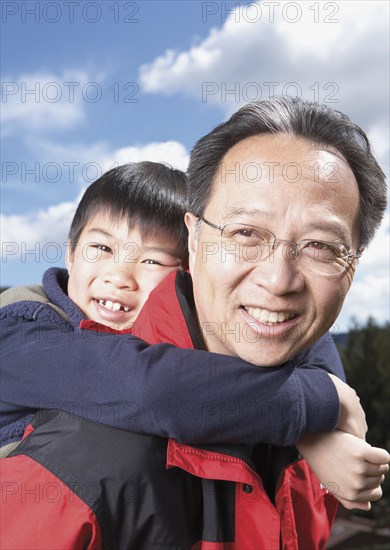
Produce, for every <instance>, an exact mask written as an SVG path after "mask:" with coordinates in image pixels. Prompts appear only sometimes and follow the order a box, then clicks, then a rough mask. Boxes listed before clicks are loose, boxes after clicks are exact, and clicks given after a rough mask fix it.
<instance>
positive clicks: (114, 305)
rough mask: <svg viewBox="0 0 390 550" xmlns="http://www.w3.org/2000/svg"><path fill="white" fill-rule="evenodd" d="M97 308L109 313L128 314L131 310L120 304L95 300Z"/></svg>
mask: <svg viewBox="0 0 390 550" xmlns="http://www.w3.org/2000/svg"><path fill="white" fill-rule="evenodd" d="M96 302H97V303H98V304H99V306H103V307H104V308H106V309H108V310H109V311H125V312H129V311H130V310H131V309H132V308H130V307H129V306H124V305H123V304H121V303H120V302H112V301H111V300H96Z"/></svg>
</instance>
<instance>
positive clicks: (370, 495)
mask: <svg viewBox="0 0 390 550" xmlns="http://www.w3.org/2000/svg"><path fill="white" fill-rule="evenodd" d="M381 497H382V487H381V486H380V485H378V486H376V487H374V488H372V489H367V490H366V491H362V492H361V493H360V495H359V501H360V502H367V501H370V502H375V501H377V500H379V499H380V498H381Z"/></svg>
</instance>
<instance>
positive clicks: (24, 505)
mask: <svg viewBox="0 0 390 550" xmlns="http://www.w3.org/2000/svg"><path fill="white" fill-rule="evenodd" d="M188 284H189V282H188V278H186V277H184V278H183V277H180V276H170V277H168V278H167V279H166V281H164V283H163V284H162V285H160V287H159V288H158V289H156V290H155V291H154V292H153V293H152V295H151V299H150V300H149V301H148V303H147V306H146V307H145V308H144V310H143V311H142V313H141V314H140V316H139V318H138V320H137V323H136V326H135V327H134V332H135V334H136V335H137V336H139V337H140V338H142V339H144V340H146V341H148V342H150V343H159V342H167V341H168V342H171V343H173V344H175V345H177V346H180V347H186V348H192V347H194V343H195V345H196V344H197V342H198V341H199V335H198V333H197V328H196V322H195V317H194V315H193V314H192V311H191V310H192V308H193V303H192V294H191V289H190V288H187V285H188ZM82 323H83V327H84V328H89V329H93V328H95V329H100V330H107V329H106V328H104V327H100V326H97V325H96V324H95V323H93V322H89V321H86V322H82ZM108 330H109V329H108ZM233 412H234V411H233ZM224 413H225V414H228V413H229V411H224ZM42 415H43V413H42V414H41V415H40V416H39V417H38V419H37V421H36V423H35V425H36V429H35V431H33V432H32V433H31V434H30V435H28V436H27V437H26V438H25V440H24V441H23V443H22V444H21V445H20V446H19V447H18V449H17V450H16V451H14V453H12V455H11V456H10V457H8V458H6V459H3V460H2V464H1V477H2V500H1V505H2V511H1V516H0V517H1V523H2V525H1V531H2V537H1V543H0V544H1V548H4V549H5V548H7V550H10V549H12V548H18V549H19V550H20V549H23V548H40V549H45V548H47V549H48V548H56V549H57V548H61V549H62V548H67V549H70V548H72V549H73V548H89V549H95V548H96V549H98V548H120V549H122V548H134V549H135V550H141V548H142V549H145V550H147V549H148V548H152V547H154V545H155V544H158V545H159V548H161V549H162V548H166V549H167V550H168V549H172V548H177V549H179V548H180V549H190V548H194V549H195V548H196V549H198V548H201V549H202V550H218V549H224V550H233V549H234V550H279V549H280V548H283V550H305V549H307V550H314V549H321V548H324V546H325V543H326V540H327V539H328V536H329V534H330V530H331V525H332V522H333V520H334V517H335V513H336V508H337V501H336V500H335V499H334V497H333V496H332V495H329V494H327V492H326V491H325V490H324V489H323V488H321V486H320V483H319V482H318V480H317V479H316V478H315V476H314V474H313V473H312V472H311V470H310V468H309V467H308V465H307V463H306V462H305V461H304V460H296V458H297V456H296V451H295V449H290V448H284V449H283V448H277V447H272V448H271V447H270V446H266V445H261V446H256V447H255V448H254V449H252V451H253V452H252V453H250V452H249V449H247V447H246V446H244V445H242V446H241V445H228V444H223V445H218V446H211V445H207V446H203V447H193V446H188V445H183V444H180V443H178V442H175V441H173V440H169V442H168V445H167V443H166V440H163V439H160V438H155V437H152V436H142V435H137V434H131V433H127V432H124V431H123V430H115V429H113V428H110V427H107V426H98V425H96V424H93V423H90V422H87V421H85V420H82V419H79V418H78V417H74V418H73V419H71V418H70V415H65V414H64V413H62V414H61V413H59V412H58V411H56V412H54V413H50V414H49V415H48V416H47V417H46V418H43V417H42ZM95 434H96V435H95ZM96 446H97V448H96ZM122 447H123V448H122ZM75 449H76V450H80V451H82V452H75ZM112 449H116V452H115V454H114V457H115V459H114V460H113V458H112ZM134 449H136V450H137V453H134ZM165 451H166V455H165ZM162 453H163V454H162ZM134 454H137V457H138V458H137V461H136V462H135V463H134V460H133V456H134ZM164 455H165V456H166V468H167V469H168V471H166V473H164V472H163V469H162V466H163V464H161V463H160V462H161V459H162V458H161V457H163V456H164ZM96 456H99V460H96ZM92 465H93V467H92ZM94 468H96V471H95V472H94ZM159 468H161V470H159ZM91 470H92V471H91ZM156 472H158V473H157V474H156ZM260 472H261V473H262V475H263V479H264V483H263V481H262V478H261V476H260ZM110 476H111V477H110ZM134 476H135V477H134ZM129 477H130V479H135V481H134V482H133V483H134V485H132V484H130V486H131V489H132V490H133V489H134V491H135V492H137V489H138V487H139V486H141V487H142V491H141V492H140V495H142V496H139V495H138V496H137V498H136V497H134V498H129V497H128V493H129V491H128V489H129V487H128V486H129ZM141 478H142V481H141ZM144 478H146V482H147V485H146V488H145V485H144V482H145V480H144ZM114 482H115V484H116V485H115V490H113V489H112V487H111V490H108V489H107V484H109V483H111V484H113V486H114ZM164 483H166V486H164ZM91 487H92V488H93V491H94V494H93V495H91V494H90V492H91ZM125 489H127V492H126V491H125ZM149 490H150V491H151V495H152V497H151V498H148V491H149ZM95 493H96V494H95ZM124 494H125V496H126V494H127V498H125V497H124V496H123V495H124ZM131 494H133V493H131ZM140 499H141V500H140ZM145 509H146V511H147V512H146V515H145V514H144V511H145ZM142 514H144V515H142ZM197 541H198V542H197Z"/></svg>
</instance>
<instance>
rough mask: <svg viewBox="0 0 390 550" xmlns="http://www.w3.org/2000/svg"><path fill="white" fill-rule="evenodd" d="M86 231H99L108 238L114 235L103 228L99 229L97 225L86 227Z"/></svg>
mask: <svg viewBox="0 0 390 550" xmlns="http://www.w3.org/2000/svg"><path fill="white" fill-rule="evenodd" d="M88 233H101V234H102V235H104V236H105V237H109V238H113V237H114V235H112V234H111V233H109V232H108V231H104V229H100V228H99V227H91V229H88Z"/></svg>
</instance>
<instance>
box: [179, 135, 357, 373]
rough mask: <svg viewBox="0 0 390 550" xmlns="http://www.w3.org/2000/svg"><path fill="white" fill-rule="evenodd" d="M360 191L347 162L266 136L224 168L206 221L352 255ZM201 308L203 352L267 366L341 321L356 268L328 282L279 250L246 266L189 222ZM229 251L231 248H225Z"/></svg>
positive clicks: (216, 236)
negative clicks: (329, 245)
mask: <svg viewBox="0 0 390 550" xmlns="http://www.w3.org/2000/svg"><path fill="white" fill-rule="evenodd" d="M358 211H359V192H358V187H357V183H356V180H355V177H354V175H353V173H352V171H351V169H350V168H349V166H348V165H347V163H346V162H345V161H344V160H343V159H342V158H340V157H339V156H337V155H335V154H333V153H330V152H328V151H326V150H324V149H323V148H322V147H321V146H318V145H314V144H309V143H307V142H305V141H303V140H299V139H297V138H293V137H290V136H287V135H284V134H282V135H280V134H279V135H274V136H272V135H270V134H267V135H262V136H255V137H251V138H248V139H245V140H243V141H241V142H239V143H238V144H237V145H235V146H234V147H232V148H231V149H230V150H229V151H228V153H227V154H226V155H225V157H224V158H223V160H222V162H221V166H220V169H219V171H218V172H217V176H216V178H215V183H214V188H213V194H212V197H211V199H210V201H209V203H208V205H207V207H206V210H205V212H204V218H205V219H206V220H208V221H210V222H211V223H213V224H216V225H219V226H225V225H226V224H228V223H243V224H249V225H254V226H258V227H260V228H263V229H266V230H268V231H270V232H272V233H274V234H275V235H276V237H277V238H279V239H283V240H287V241H295V242H297V241H301V240H303V239H311V240H316V239H318V240H322V241H329V242H337V243H344V244H345V245H347V248H348V250H349V249H352V251H353V252H356V246H357V229H358V225H357V223H358V222H357V220H358ZM186 223H187V226H188V228H189V233H190V236H189V248H190V270H191V273H192V276H193V280H194V296H195V304H196V308H197V312H198V319H199V323H200V326H201V328H202V330H203V334H204V338H205V341H206V345H207V348H208V349H209V350H210V351H214V352H219V353H223V354H226V355H233V356H239V357H241V358H242V359H244V360H246V361H248V362H250V363H253V364H256V365H263V366H273V365H279V364H281V363H283V362H285V361H287V360H288V359H291V358H292V357H294V356H295V355H296V354H297V353H299V352H300V351H302V350H303V349H304V348H306V347H308V346H309V345H310V344H311V343H313V341H314V340H315V339H316V338H318V337H319V336H321V335H322V334H323V333H324V332H326V331H327V330H328V329H329V328H330V327H331V326H332V324H333V322H334V321H335V319H336V317H337V315H338V313H339V311H340V309H341V306H342V303H343V301H344V298H345V295H346V293H347V291H348V289H349V287H350V284H351V281H352V277H353V269H352V268H349V269H348V270H344V271H343V272H341V273H338V274H337V275H334V274H333V275H331V276H329V275H325V274H323V273H315V274H313V272H311V271H310V270H307V269H305V266H304V265H303V264H304V262H302V261H301V259H298V261H291V259H290V261H289V259H288V255H287V257H286V253H285V252H286V250H285V247H283V245H279V246H278V247H277V248H276V249H275V251H274V252H273V253H272V255H271V256H270V257H269V258H268V259H266V260H265V259H261V260H259V261H244V260H243V259H242V258H241V257H240V254H238V253H237V249H236V248H234V249H231V250H233V251H232V252H231V253H229V250H228V249H227V248H226V247H225V248H224V237H221V234H220V231H219V230H216V229H213V228H212V227H210V226H208V225H206V224H205V223H203V222H202V223H201V224H200V225H199V224H198V225H197V218H195V217H194V216H193V215H191V214H187V215H186ZM225 245H226V243H225Z"/></svg>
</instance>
